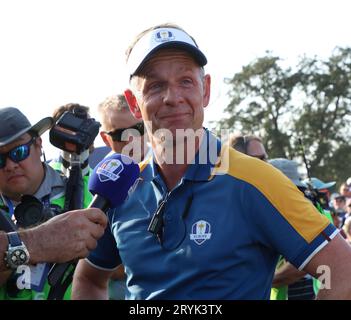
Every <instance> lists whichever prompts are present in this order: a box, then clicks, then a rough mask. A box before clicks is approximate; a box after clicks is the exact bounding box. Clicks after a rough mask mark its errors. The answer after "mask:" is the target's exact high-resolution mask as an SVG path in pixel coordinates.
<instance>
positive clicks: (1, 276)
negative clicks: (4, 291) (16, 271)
mask: <svg viewBox="0 0 351 320" xmlns="http://www.w3.org/2000/svg"><path fill="white" fill-rule="evenodd" d="M11 273H12V270H7V271H1V272H0V286H2V285H4V284H5V283H6V281H7V280H8V278H9V277H10V276H11Z"/></svg>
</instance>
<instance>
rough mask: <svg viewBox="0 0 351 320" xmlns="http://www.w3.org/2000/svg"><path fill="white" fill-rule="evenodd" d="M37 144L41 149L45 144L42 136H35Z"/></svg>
mask: <svg viewBox="0 0 351 320" xmlns="http://www.w3.org/2000/svg"><path fill="white" fill-rule="evenodd" d="M35 145H36V146H38V147H39V148H40V149H41V148H42V146H43V140H42V139H41V137H36V138H35Z"/></svg>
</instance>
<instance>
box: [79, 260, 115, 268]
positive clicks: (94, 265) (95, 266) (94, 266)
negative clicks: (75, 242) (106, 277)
mask: <svg viewBox="0 0 351 320" xmlns="http://www.w3.org/2000/svg"><path fill="white" fill-rule="evenodd" d="M84 260H85V261H86V262H88V264H90V265H91V266H92V267H93V268H96V269H99V270H102V271H115V270H117V268H118V266H117V267H115V268H113V269H108V268H102V267H99V266H97V265H96V264H94V263H92V262H91V261H90V260H88V258H85V259H84Z"/></svg>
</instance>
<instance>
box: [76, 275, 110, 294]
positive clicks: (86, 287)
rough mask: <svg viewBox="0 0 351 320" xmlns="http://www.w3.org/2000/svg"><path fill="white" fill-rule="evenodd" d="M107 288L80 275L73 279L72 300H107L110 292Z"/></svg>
mask: <svg viewBox="0 0 351 320" xmlns="http://www.w3.org/2000/svg"><path fill="white" fill-rule="evenodd" d="M107 289H108V288H107V283H106V286H105V285H104V286H101V285H96V284H95V283H94V282H92V281H90V280H89V279H88V278H86V277H84V276H82V275H79V276H77V277H74V278H73V284H72V296H71V299H72V300H107V299H108V290H107Z"/></svg>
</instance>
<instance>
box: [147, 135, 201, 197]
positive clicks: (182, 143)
mask: <svg viewBox="0 0 351 320" xmlns="http://www.w3.org/2000/svg"><path fill="white" fill-rule="evenodd" d="M203 136H204V130H203V129H201V132H200V134H199V135H198V136H197V138H194V137H187V138H186V139H178V140H176V139H174V140H172V141H168V142H167V141H165V140H163V139H162V138H161V139H159V138H157V137H156V138H155V137H154V138H153V139H152V148H153V151H154V155H155V161H156V163H157V165H158V167H159V171H160V174H161V175H162V178H163V179H164V181H165V182H166V185H167V188H168V190H172V189H173V188H174V187H175V186H176V185H177V184H178V183H179V181H180V179H181V178H182V177H183V176H184V175H185V172H186V170H187V168H188V166H189V164H191V163H192V162H193V160H194V158H195V155H196V153H197V151H198V150H199V147H200V144H201V141H202V139H203Z"/></svg>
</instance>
